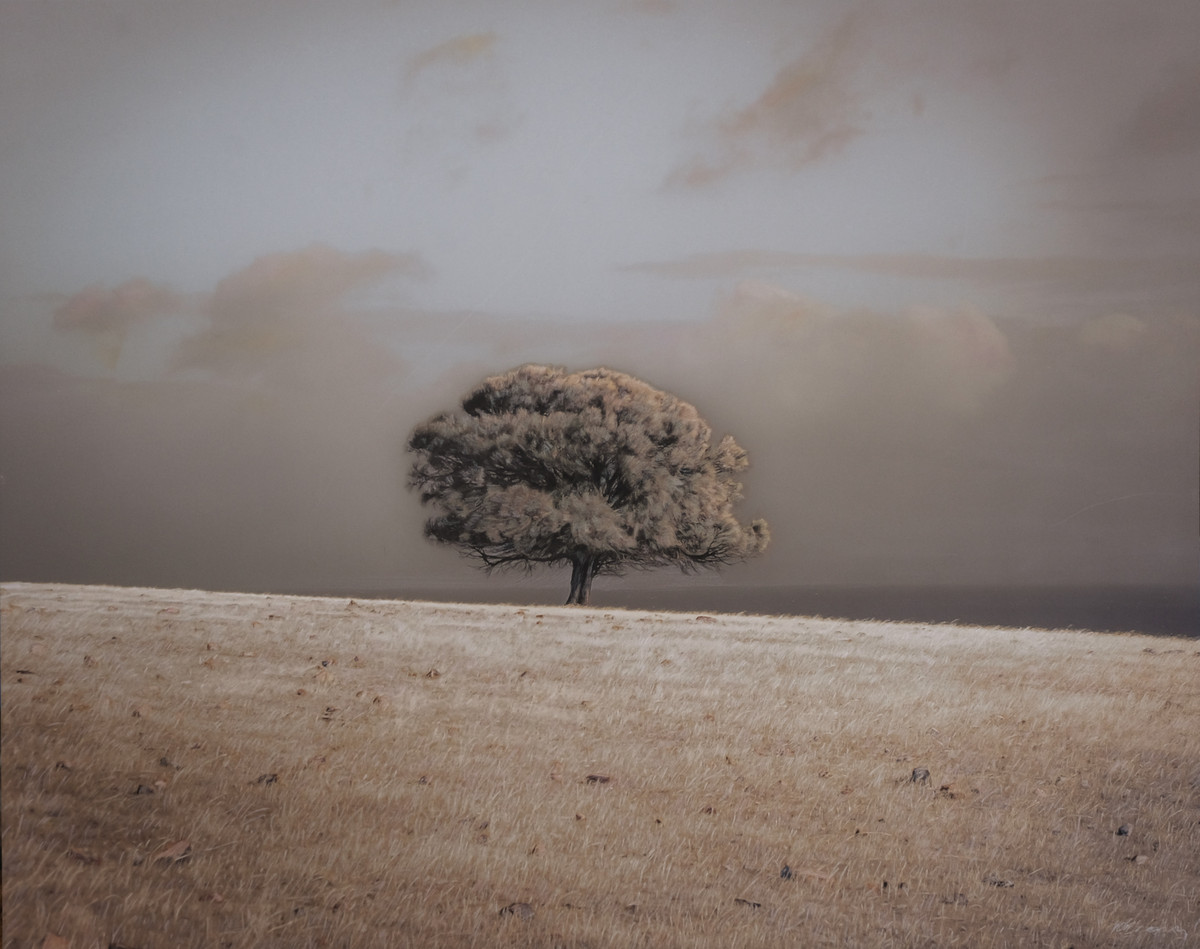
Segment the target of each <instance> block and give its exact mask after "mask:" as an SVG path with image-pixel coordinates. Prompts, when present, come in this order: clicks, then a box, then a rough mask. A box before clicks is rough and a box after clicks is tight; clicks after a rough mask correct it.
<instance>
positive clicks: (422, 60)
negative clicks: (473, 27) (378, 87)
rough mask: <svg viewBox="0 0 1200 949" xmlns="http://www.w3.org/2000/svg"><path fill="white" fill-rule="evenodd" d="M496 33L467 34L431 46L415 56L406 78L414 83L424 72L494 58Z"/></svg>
mask: <svg viewBox="0 0 1200 949" xmlns="http://www.w3.org/2000/svg"><path fill="white" fill-rule="evenodd" d="M496 40H497V36H496V33H495V32H493V31H491V30H489V31H487V32H485V33H467V34H465V35H462V36H454V37H451V38H450V39H448V40H446V41H444V42H442V43H438V44H437V45H436V46H431V47H429V48H428V49H426V50H423V51H422V52H420V53H418V54H417V55H416V56H414V57H413V58H412V59H411V60H410V61H409V64H408V69H407V70H406V72H405V77H406V78H407V79H408V81H410V82H411V81H413V80H414V79H416V78H417V77H418V76H420V75H421V74H422V73H423V72H426V71H427V70H430V69H435V68H438V67H444V66H450V67H463V66H469V65H470V64H472V63H475V62H478V61H479V60H481V59H484V58H486V57H489V56H492V55H493V54H494V51H495V47H496Z"/></svg>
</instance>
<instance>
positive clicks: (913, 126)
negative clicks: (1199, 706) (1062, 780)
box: [0, 0, 1200, 590]
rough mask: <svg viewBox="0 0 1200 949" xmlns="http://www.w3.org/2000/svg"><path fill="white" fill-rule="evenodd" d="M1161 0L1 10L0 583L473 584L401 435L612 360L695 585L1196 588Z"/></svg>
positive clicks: (270, 2) (1181, 185)
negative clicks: (662, 443)
mask: <svg viewBox="0 0 1200 949" xmlns="http://www.w3.org/2000/svg"><path fill="white" fill-rule="evenodd" d="M1197 49H1200V5H1197V4H1196V3H1194V2H1191V0H1180V2H1174V0H1126V2H1107V0H1056V2H1053V3H1027V2H1017V0H1014V2H1003V0H1001V2H997V0H989V2H973V0H954V2H950V0H947V2H929V3H924V2H914V3H909V2H876V3H871V2H865V3H852V2H833V0H824V2H806V3H795V2H788V0H774V2H756V0H738V2H732V0H722V2H716V0H713V2H704V0H692V2H686V3H685V2H682V0H680V2H672V0H642V2H638V0H611V2H606V0H596V2H586V3H585V2H578V3H575V2H571V3H566V2H558V3H551V2H544V3H539V2H532V3H531V2H525V3H516V2H513V3H506V2H497V0H489V2H478V3H473V2H456V3H443V2H436V0H394V2H384V0H375V2H367V0H349V2H338V3H333V2H328V3H321V2H300V0H260V2H254V3H246V2H244V0H228V2H226V0H186V2H185V0H178V2H172V0H53V2H44V0H0V129H3V134H2V135H0V359H2V362H3V365H0V426H2V427H0V475H2V476H3V481H2V482H0V491H2V494H0V504H2V507H0V529H2V534H0V537H2V539H0V558H2V561H0V578H3V579H27V580H72V581H86V582H116V583H146V584H157V585H184V586H198V587H220V588H226V589H251V590H266V589H311V590H335V589H346V588H355V587H360V588H361V587H381V588H382V587H387V586H389V585H391V586H394V587H402V586H403V585H404V584H405V583H416V582H419V581H424V580H429V579H440V580H446V581H447V582H455V583H465V582H472V583H473V582H480V583H492V584H500V585H502V584H501V583H500V582H499V581H497V580H495V579H492V580H479V581H476V578H475V576H474V573H473V572H472V569H471V568H470V567H469V565H468V564H467V563H466V562H464V561H462V560H460V559H459V558H457V557H456V556H454V555H453V554H452V553H450V552H447V551H438V550H434V549H432V548H430V547H428V546H427V545H426V544H425V543H424V542H423V541H422V540H421V538H420V522H421V517H422V514H421V511H420V509H419V507H418V506H417V504H416V500H415V498H413V497H412V496H411V495H408V494H407V493H406V492H405V491H404V489H403V481H404V473H405V466H406V460H405V458H404V453H403V442H404V440H405V437H406V435H407V433H408V431H409V430H411V428H412V426H413V425H414V424H416V423H417V422H419V421H421V420H422V419H423V418H425V417H426V416H428V415H429V414H431V413H432V412H434V411H437V410H439V409H445V408H451V407H452V406H453V405H454V403H455V400H456V399H457V398H458V397H460V396H461V395H462V394H463V393H464V392H465V391H466V390H467V388H469V387H470V386H471V385H472V384H473V383H474V382H475V381H476V380H478V379H479V378H481V377H482V376H484V375H487V374H489V373H492V372H499V371H502V370H505V369H508V368H510V367H512V366H515V365H519V364H521V363H524V362H531V361H534V362H554V363H557V364H563V365H567V366H569V367H571V368H585V367H587V366H591V365H597V364H605V365H610V366H612V367H613V368H617V369H621V370H624V371H628V372H632V373H634V374H636V375H639V376H641V377H643V378H645V379H646V380H647V381H649V382H650V383H652V384H654V385H657V386H659V387H661V388H666V389H669V390H671V391H673V392H675V393H676V394H678V395H680V396H682V397H684V398H686V399H688V400H689V401H692V402H694V403H695V404H696V405H697V407H698V408H699V409H700V411H701V414H702V415H704V416H705V417H706V418H708V419H709V421H710V422H712V423H713V425H714V428H715V429H717V431H718V434H721V433H725V432H728V433H731V434H733V435H734V436H735V437H736V438H738V440H739V441H740V442H741V443H742V444H743V445H744V446H745V447H746V448H747V449H748V450H749V452H750V457H751V464H752V469H751V472H750V473H749V476H748V478H747V485H746V494H747V498H746V501H745V502H743V513H744V516H745V518H746V519H747V520H748V519H750V518H751V517H756V516H763V517H766V518H767V519H768V521H769V522H770V523H771V526H772V533H773V544H772V548H771V550H770V551H769V553H768V554H767V556H766V557H764V558H763V559H762V560H760V561H758V562H755V563H753V564H749V565H746V566H745V567H740V568H736V569H733V570H730V571H728V572H727V573H726V581H727V582H731V583H747V584H749V583H764V584H769V583H775V584H780V583H838V582H854V583H939V582H946V583H997V584H1018V583H1020V584H1027V583H1042V582H1050V583H1054V582H1061V583H1067V582H1070V583H1105V584H1113V583H1154V582H1163V583H1167V582H1170V583H1194V582H1196V580H1197V575H1198V554H1197V525H1198V523H1200V512H1198V510H1197V508H1198V501H1197V493H1198V489H1197V458H1198V454H1200V447H1198V440H1200V434H1198V432H1200V383H1198V375H1200V174H1197V171H1196V169H1197V168H1198V167H1200V60H1198V59H1197V55H1196V51H1197Z"/></svg>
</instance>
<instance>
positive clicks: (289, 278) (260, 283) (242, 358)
mask: <svg viewBox="0 0 1200 949" xmlns="http://www.w3.org/2000/svg"><path fill="white" fill-rule="evenodd" d="M426 272H427V267H426V266H425V264H424V262H423V261H422V260H421V258H420V257H419V256H417V255H415V254H392V253H385V252H384V251H380V250H370V251H365V252H363V253H359V254H347V253H344V252H342V251H339V250H336V249H334V248H331V247H328V246H325V245H322V244H314V245H311V246H309V247H307V248H304V249H303V250H299V251H295V252H291V253H280V254H270V255H267V256H264V257H260V258H258V259H257V260H255V261H253V262H252V263H251V264H249V265H248V266H246V267H244V268H243V269H242V270H239V271H237V272H236V273H233V274H231V275H230V276H228V277H226V278H224V279H223V280H221V282H220V283H219V284H217V287H216V290H215V291H214V292H213V294H212V296H211V298H210V299H209V300H208V303H207V305H206V307H205V308H204V314H205V316H206V318H207V325H206V326H205V327H204V328H203V329H202V330H200V331H199V332H197V333H195V334H193V335H192V336H191V337H189V338H188V339H186V340H184V342H183V343H182V344H181V346H180V348H179V351H178V354H177V358H176V361H175V366H176V368H177V369H178V370H201V371H205V372H210V373H215V374H218V375H224V376H229V377H234V378H238V377H241V378H266V379H269V380H270V381H272V382H274V383H282V384H286V385H291V386H295V385H300V384H305V385H308V384H312V383H314V382H317V381H320V380H326V381H327V382H331V383H332V382H335V381H338V380H345V381H347V382H351V383H353V382H354V381H355V380H360V379H362V378H363V377H364V376H369V375H375V374H379V373H387V372H390V371H393V370H394V369H395V367H396V364H397V363H396V357H395V356H394V354H393V353H391V352H390V351H389V350H388V349H387V348H386V347H383V346H381V345H380V343H379V340H377V339H375V338H374V337H373V336H372V334H370V333H369V332H368V331H367V330H366V328H365V327H364V325H363V324H362V323H361V321H360V320H358V319H356V318H355V317H354V315H353V314H352V313H351V312H350V310H349V309H348V304H349V302H350V298H351V297H352V295H353V294H354V293H355V292H356V291H360V290H363V289H366V288H368V287H371V286H372V285H374V284H376V283H377V282H379V281H380V280H382V279H384V278H385V277H390V276H406V277H420V276H423V275H424V274H425V273H426Z"/></svg>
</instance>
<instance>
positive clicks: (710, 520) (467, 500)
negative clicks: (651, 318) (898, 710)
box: [408, 365, 769, 604]
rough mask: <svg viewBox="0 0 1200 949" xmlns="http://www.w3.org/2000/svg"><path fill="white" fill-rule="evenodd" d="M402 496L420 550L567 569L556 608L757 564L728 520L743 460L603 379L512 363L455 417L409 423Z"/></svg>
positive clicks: (757, 530)
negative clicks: (606, 590)
mask: <svg viewBox="0 0 1200 949" xmlns="http://www.w3.org/2000/svg"><path fill="white" fill-rule="evenodd" d="M408 449H409V451H411V452H413V453H414V454H415V455H416V459H415V460H414V462H413V464H412V468H411V471H410V475H409V485H410V487H411V488H414V489H416V490H418V491H419V492H420V496H421V502H422V503H423V504H425V505H428V506H429V507H430V508H432V510H433V514H432V516H431V517H430V518H429V519H428V521H427V522H426V524H425V535H426V536H427V537H429V538H431V539H432V540H435V541H439V542H442V543H447V544H453V545H455V546H457V547H459V548H461V549H462V551H463V552H464V553H466V554H467V555H469V556H472V557H475V558H477V559H479V560H480V561H481V562H482V564H483V565H484V566H485V567H487V568H493V567H502V566H508V565H518V566H526V567H532V566H533V565H535V564H570V565H571V568H572V572H571V594H570V597H569V598H568V600H567V602H568V603H580V604H583V603H587V601H588V595H589V592H590V590H591V584H592V578H593V577H595V576H596V575H597V574H602V573H617V572H620V570H621V568H622V567H624V566H637V567H657V566H668V565H674V566H678V567H680V568H681V569H683V570H685V571H688V570H691V569H694V568H697V567H702V566H703V567H707V566H718V565H721V564H727V563H732V562H735V561H740V560H743V559H745V558H747V557H750V556H752V555H754V554H757V553H760V552H761V551H762V550H763V549H764V548H765V547H766V545H767V540H768V537H769V534H768V531H767V524H766V522H765V521H763V520H756V521H754V522H752V523H751V524H750V525H749V526H742V525H741V524H739V523H738V521H737V519H736V518H735V517H734V514H733V505H734V503H735V502H736V501H738V500H739V499H740V498H741V496H742V494H741V488H742V486H741V484H740V483H739V482H738V480H737V474H738V472H739V471H741V470H742V469H744V468H745V467H746V466H747V464H748V462H747V458H746V452H745V451H744V450H743V449H742V448H741V447H740V446H739V445H738V444H737V442H735V441H734V440H733V438H732V437H730V436H726V437H724V438H723V439H721V441H720V442H718V443H717V444H715V445H714V444H713V442H712V430H711V429H710V427H709V426H708V424H707V423H706V422H705V421H704V420H703V419H702V418H701V417H700V415H699V413H697V411H696V409H695V408H694V407H693V406H691V405H689V404H688V403H687V402H684V401H682V400H680V399H677V398H676V397H675V396H673V395H670V394H668V393H666V392H662V391H660V390H658V389H655V388H653V387H652V386H650V385H647V384H646V383H645V382H642V381H641V380H639V379H635V378H634V377H632V376H628V375H625V374H624V373H620V372H615V371H613V370H611V369H603V368H599V369H589V370H587V371H584V372H574V373H572V372H567V371H566V370H565V369H561V368H557V367H550V366H537V365H526V366H521V367H519V368H517V369H513V370H511V371H509V372H506V373H503V374H501V375H496V376H491V377H489V378H487V379H484V380H483V382H482V383H480V384H479V385H478V386H477V387H476V388H475V389H474V390H473V391H472V392H470V393H469V394H468V395H467V396H466V397H465V398H464V399H463V401H462V407H461V409H460V410H458V411H454V412H444V413H441V414H439V415H436V416H434V417H433V418H431V419H430V420H429V421H427V422H424V423H423V424H421V425H418V426H417V428H416V429H415V430H414V431H413V433H412V435H411V436H410V438H409V441H408Z"/></svg>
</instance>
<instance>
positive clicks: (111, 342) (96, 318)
mask: <svg viewBox="0 0 1200 949" xmlns="http://www.w3.org/2000/svg"><path fill="white" fill-rule="evenodd" d="M181 303H182V300H181V299H180V297H179V296H178V295H177V294H175V293H174V292H172V291H171V290H169V289H168V288H167V287H165V286H162V285H161V284H156V283H152V282H151V281H149V280H146V279H144V278H141V277H137V278H134V279H132V280H126V281H125V282H124V283H122V284H120V285H118V286H116V287H114V288H112V289H109V288H108V287H105V286H102V285H95V286H91V287H88V288H87V289H85V290H81V291H80V292H79V293H76V294H74V295H73V296H72V297H70V298H69V299H68V300H67V302H66V303H64V304H63V305H62V306H60V307H59V308H58V309H57V310H56V311H55V312H54V326H55V327H56V328H57V329H61V330H66V331H69V332H77V333H83V334H86V335H88V336H90V337H91V338H92V339H93V340H94V341H95V344H96V353H97V355H98V357H99V359H100V362H101V364H102V365H103V366H104V367H105V368H107V369H110V370H111V369H114V368H115V367H116V365H117V363H118V362H119V361H120V358H121V352H122V350H123V349H124V346H125V341H126V339H127V337H128V335H129V333H130V331H131V330H133V329H134V328H135V327H137V326H138V325H139V324H142V323H145V322H146V321H148V320H151V319H153V318H154V317H156V316H162V315H164V314H166V313H169V312H171V311H172V310H175V309H177V308H178V307H179V306H180V305H181Z"/></svg>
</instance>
